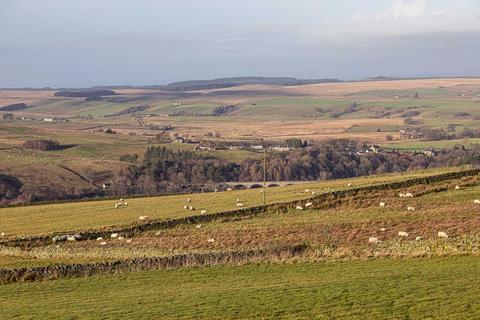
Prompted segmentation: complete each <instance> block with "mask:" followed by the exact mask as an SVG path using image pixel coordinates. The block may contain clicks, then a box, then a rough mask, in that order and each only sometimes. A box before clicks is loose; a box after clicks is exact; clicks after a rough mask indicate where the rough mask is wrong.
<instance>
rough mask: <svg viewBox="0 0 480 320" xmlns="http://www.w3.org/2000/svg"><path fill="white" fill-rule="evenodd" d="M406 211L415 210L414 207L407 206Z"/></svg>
mask: <svg viewBox="0 0 480 320" xmlns="http://www.w3.org/2000/svg"><path fill="white" fill-rule="evenodd" d="M407 211H415V208H414V207H407Z"/></svg>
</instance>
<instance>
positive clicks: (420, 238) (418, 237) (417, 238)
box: [415, 236, 423, 241]
mask: <svg viewBox="0 0 480 320" xmlns="http://www.w3.org/2000/svg"><path fill="white" fill-rule="evenodd" d="M422 239H423V238H422V237H420V236H417V237H415V241H420V240H422Z"/></svg>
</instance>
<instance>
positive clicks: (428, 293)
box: [0, 168, 480, 319]
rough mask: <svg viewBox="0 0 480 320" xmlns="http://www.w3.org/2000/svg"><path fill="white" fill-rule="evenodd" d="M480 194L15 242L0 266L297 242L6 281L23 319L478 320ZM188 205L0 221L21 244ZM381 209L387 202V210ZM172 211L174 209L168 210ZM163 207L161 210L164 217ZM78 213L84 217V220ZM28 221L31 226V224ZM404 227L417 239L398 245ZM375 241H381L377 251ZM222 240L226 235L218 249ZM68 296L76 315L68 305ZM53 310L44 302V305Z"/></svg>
mask: <svg viewBox="0 0 480 320" xmlns="http://www.w3.org/2000/svg"><path fill="white" fill-rule="evenodd" d="M457 170H459V169H458V168H450V169H444V170H443V171H437V172H433V171H430V172H416V173H410V174H409V175H403V176H399V175H386V176H379V177H375V176H373V177H369V178H357V179H348V180H337V181H331V182H322V183H309V184H305V185H294V186H287V187H277V188H271V189H267V192H268V193H269V198H267V199H269V203H278V202H285V201H292V200H299V199H305V198H306V197H308V195H305V192H304V189H306V188H308V189H309V190H316V191H317V192H318V193H319V194H320V193H322V192H324V191H329V190H330V189H332V188H334V189H336V190H342V189H345V190H348V189H349V188H357V187H362V186H368V185H371V184H378V183H386V182H389V181H391V182H394V181H404V180H405V179H408V178H414V177H428V176H432V175H434V174H438V173H441V172H449V171H457ZM347 184H351V186H347ZM457 186H458V187H457ZM479 186H480V180H479V176H478V174H477V175H472V176H466V177H462V178H454V179H447V180H444V181H439V182H432V183H429V184H419V185H413V186H410V187H408V188H400V189H385V190H378V191H374V192H358V193H354V194H352V195H351V196H348V195H347V196H346V197H344V198H339V199H338V200H337V201H333V202H330V204H328V206H327V203H326V202H319V203H318V207H314V208H312V209H308V210H302V211H299V210H296V209H294V208H293V209H290V210H275V209H273V208H274V207H272V210H267V211H266V212H265V213H263V214H259V215H250V214H248V212H247V211H245V214H244V215H240V216H238V217H230V218H229V217H225V218H216V219H213V220H211V221H205V222H202V223H201V224H200V225H198V224H180V225H178V226H174V227H171V228H161V227H159V228H158V229H156V230H155V229H154V230H149V231H144V232H139V233H137V234H134V235H131V236H130V237H129V242H127V240H126V239H123V237H122V238H120V237H119V238H111V239H110V237H108V238H107V237H105V241H106V243H107V244H106V245H103V246H102V245H100V241H95V240H87V241H75V242H66V243H59V244H57V245H45V246H44V245H42V246H35V247H32V248H30V249H23V248H19V247H8V246H2V247H1V250H0V269H1V268H6V269H13V270H14V269H15V268H19V267H39V266H50V265H52V264H66V265H69V264H72V263H75V264H77V265H80V266H81V265H82V264H86V263H89V264H92V263H101V262H102V261H122V260H124V259H129V258H135V257H137V258H145V257H162V256H163V257H168V256H172V255H178V254H202V253H206V254H210V255H212V254H228V252H235V251H237V252H242V251H238V250H252V249H253V250H258V249H261V248H276V247H278V248H280V247H288V246H292V245H298V244H303V245H306V246H307V247H306V248H307V250H306V251H304V252H303V253H299V254H298V255H296V256H292V257H289V256H288V255H283V256H278V257H277V256H275V257H273V256H272V257H269V256H264V257H258V258H251V259H250V260H248V259H247V260H239V261H238V262H233V260H230V261H231V262H228V261H227V262H225V263H220V264H216V263H213V264H212V265H209V264H207V265H202V264H201V263H200V262H199V263H200V264H198V265H197V266H196V267H193V266H194V265H195V264H192V265H191V266H188V265H187V266H183V267H180V266H177V267H172V270H169V268H167V269H164V268H158V269H157V268H154V270H143V271H140V270H137V271H127V270H125V271H124V272H119V273H118V272H114V273H113V274H97V275H91V276H89V277H79V278H77V277H75V276H73V277H67V278H65V279H63V278H61V279H57V280H49V281H41V282H33V283H10V284H4V285H0V301H1V302H0V310H2V311H1V312H2V314H5V315H8V316H9V317H14V318H20V319H28V318H32V317H33V318H49V317H59V318H63V317H70V318H86V319H88V318H92V319H94V318H99V317H102V318H116V317H118V316H120V313H118V312H120V311H118V310H120V309H121V310H122V313H121V315H122V316H125V315H128V316H129V317H137V318H140V319H143V318H151V317H161V318H179V317H180V318H204V317H209V318H218V319H225V318H245V319H246V318H252V317H261V318H290V317H300V318H310V317H312V316H316V317H318V316H320V317H324V318H332V317H348V318H352V319H355V318H365V317H368V318H372V319H376V318H392V319H397V318H402V317H405V316H406V315H408V317H410V318H414V319H416V318H424V317H432V318H441V319H447V318H465V319H469V318H471V319H474V318H476V317H477V316H478V314H479V312H480V309H479V308H480V306H479V305H478V303H477V300H478V297H479V295H480V292H478V285H479V283H478V280H477V279H478V278H479V275H480V273H479V272H480V270H479V269H478V262H479V261H480V260H479V254H480V234H479V230H478V225H479V221H478V206H479V205H478V204H475V203H474V202H473V200H474V199H477V198H478V196H479V194H480V189H479ZM405 191H409V192H412V193H413V194H414V198H399V197H398V192H405ZM259 195H260V193H259V190H258V189H254V190H242V191H230V192H220V193H214V194H192V195H189V197H190V198H191V199H192V202H191V203H192V204H194V205H200V206H202V205H203V204H209V205H211V206H212V207H209V211H210V210H212V211H216V210H229V209H233V208H234V206H233V205H232V206H231V205H230V202H231V203H233V204H234V203H235V201H236V200H235V198H241V199H242V201H245V202H246V203H247V204H248V205H256V204H257V203H254V199H255V198H257V197H258V196H259ZM204 197H207V198H206V199H205V198H204ZM185 198H186V197H185V196H184V195H182V196H166V197H157V198H135V199H128V201H129V203H128V207H127V208H124V209H111V208H113V206H112V201H90V202H74V203H67V204H51V205H40V206H26V207H18V208H3V209H0V212H1V213H2V215H1V216H2V217H7V219H4V220H2V221H1V223H0V225H1V226H2V228H5V230H9V232H10V234H9V235H8V237H9V238H15V237H19V236H25V235H35V234H44V233H49V232H54V231H56V232H62V231H63V232H71V231H72V228H73V229H76V230H81V229H82V228H93V227H100V228H105V227H106V226H107V225H116V226H118V225H121V224H123V223H127V224H128V223H130V222H131V221H132V220H134V219H136V216H137V215H139V214H145V213H146V212H149V213H150V214H151V215H152V217H155V218H159V219H166V218H175V217H182V216H184V215H185V214H186V213H185V212H184V211H183V210H178V211H176V209H175V208H177V207H180V209H181V207H182V204H184V203H186V202H185ZM216 199H218V202H216ZM304 201H305V200H303V201H302V202H304ZM380 201H382V202H384V203H385V204H386V205H385V207H379V202H380ZM143 204H144V206H143ZM162 204H163V205H162ZM165 206H168V207H169V208H170V209H171V210H164V209H163V208H164V207H165ZM407 206H412V207H415V211H414V212H411V211H407V210H406V208H407ZM153 208H159V210H158V211H156V213H155V216H153V214H152V212H153ZM246 209H248V208H246ZM17 210H21V213H19V212H17ZM129 210H132V211H133V212H132V213H129V212H128V211H129ZM188 214H191V212H188ZM76 216H78V217H83V218H84V219H78V220H77V219H75V217H76ZM47 217H48V218H47ZM125 217H127V218H126V219H125ZM25 219H28V221H30V222H32V223H29V224H28V225H25V224H24V223H21V221H25ZM199 226H200V227H199ZM400 231H403V232H407V233H408V236H407V237H399V236H398V233H399V232H400ZM439 231H442V232H446V233H447V234H448V235H449V238H448V239H439V238H438V237H437V232H439ZM120 235H122V234H120ZM369 237H376V238H377V239H378V240H379V241H380V242H379V243H376V244H372V243H369ZM417 237H421V238H420V239H419V238H417ZM210 238H211V239H214V241H213V242H209V241H207V239H210ZM102 241H103V240H102ZM32 295H41V296H42V299H32V298H31V297H32ZM13 299H15V303H13ZM439 300H441V301H445V303H442V307H441V308H438V307H436V306H437V304H438V301H439ZM67 301H68V302H69V303H72V308H68V309H65V308H64V307H63V305H64V304H65V303H66V302H67ZM40 303H41V304H42V306H44V307H41V308H40V307H39V304H40ZM13 306H15V307H13ZM120 306H121V307H120ZM247 306H248V307H247ZM365 306H368V307H367V308H366V307H365ZM87 310H88V312H87Z"/></svg>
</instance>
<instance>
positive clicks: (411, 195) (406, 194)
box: [405, 192, 413, 198]
mask: <svg viewBox="0 0 480 320" xmlns="http://www.w3.org/2000/svg"><path fill="white" fill-rule="evenodd" d="M405 198H413V193H410V192H407V193H405Z"/></svg>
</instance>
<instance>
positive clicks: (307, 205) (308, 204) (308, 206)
mask: <svg viewBox="0 0 480 320" xmlns="http://www.w3.org/2000/svg"><path fill="white" fill-rule="evenodd" d="M311 206H313V203H311V202H307V203H306V204H305V208H310V207H311Z"/></svg>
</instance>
